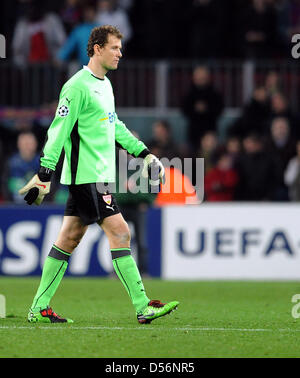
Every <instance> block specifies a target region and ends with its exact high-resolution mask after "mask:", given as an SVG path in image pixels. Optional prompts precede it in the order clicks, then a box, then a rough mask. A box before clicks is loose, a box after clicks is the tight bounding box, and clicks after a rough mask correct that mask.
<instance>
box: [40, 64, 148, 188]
mask: <svg viewBox="0 0 300 378" xmlns="http://www.w3.org/2000/svg"><path fill="white" fill-rule="evenodd" d="M116 142H117V143H119V144H120V145H121V147H122V148H124V149H126V150H127V151H128V152H129V153H130V154H132V155H134V156H138V155H139V154H140V153H141V152H142V151H143V150H145V149H146V148H147V147H146V146H145V144H144V143H143V142H141V141H139V140H138V139H137V138H136V137H135V136H134V135H132V133H131V132H130V131H129V130H128V129H127V128H126V126H125V124H124V123H123V122H122V121H120V120H119V119H118V116H117V114H116V113H115V103H114V95H113V90H112V86H111V83H110V81H109V79H108V78H107V77H105V78H104V79H99V78H97V77H96V76H94V75H93V73H92V72H91V71H90V70H89V68H88V67H84V68H83V69H82V70H80V71H78V72H77V73H76V74H75V75H74V76H72V77H71V78H70V79H69V80H68V81H67V82H66V83H65V84H64V86H63V87H62V90H61V93H60V97H59V104H58V107H57V110H56V114H55V118H54V120H53V122H52V123H51V125H50V127H49V129H48V132H47V139H46V143H45V146H44V148H43V151H42V154H41V166H43V167H46V168H50V169H52V170H55V168H56V165H57V162H58V160H59V157H60V154H61V151H62V149H63V148H64V151H65V158H64V163H63V169H62V173H61V180H60V182H61V183H62V184H65V185H70V184H76V185H78V184H87V183H94V182H115V170H116V167H115V165H116V164H115V146H116Z"/></svg>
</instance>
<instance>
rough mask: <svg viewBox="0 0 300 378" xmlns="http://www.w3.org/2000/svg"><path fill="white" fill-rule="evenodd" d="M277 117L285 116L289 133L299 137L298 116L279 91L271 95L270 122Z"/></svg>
mask: <svg viewBox="0 0 300 378" xmlns="http://www.w3.org/2000/svg"><path fill="white" fill-rule="evenodd" d="M277 117H283V118H286V119H287V120H288V121H289V125H290V132H291V135H292V136H293V137H296V138H298V137H300V130H299V117H298V115H297V114H295V113H294V112H293V111H292V109H291V108H290V107H289V105H288V101H287V99H286V97H285V96H284V95H283V94H282V93H281V92H276V93H274V94H273V95H272V97H271V115H270V120H271V122H272V120H273V119H274V118H277Z"/></svg>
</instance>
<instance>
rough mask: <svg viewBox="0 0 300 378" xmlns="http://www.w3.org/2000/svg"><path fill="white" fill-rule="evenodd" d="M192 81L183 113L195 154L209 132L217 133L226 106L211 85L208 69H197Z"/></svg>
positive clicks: (199, 67)
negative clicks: (202, 139)
mask: <svg viewBox="0 0 300 378" xmlns="http://www.w3.org/2000/svg"><path fill="white" fill-rule="evenodd" d="M192 80H193V81H192V86H191V88H190V90H189V92H188V93H187V95H186V96H185V97H184V99H183V103H182V111H183V114H184V115H185V117H186V119H187V121H188V139H189V142H190V144H191V146H192V148H193V149H194V152H195V151H196V149H197V147H198V144H199V141H200V138H201V137H202V136H203V135H204V134H205V133H206V132H207V131H214V132H216V131H217V121H218V118H219V116H220V115H221V113H222V111H223V107H224V104H223V99H222V97H221V95H220V94H219V93H218V92H217V91H216V90H215V89H214V88H213V86H212V84H211V78H210V72H209V70H208V68H207V67H205V66H198V67H196V68H195V70H194V72H193V77H192Z"/></svg>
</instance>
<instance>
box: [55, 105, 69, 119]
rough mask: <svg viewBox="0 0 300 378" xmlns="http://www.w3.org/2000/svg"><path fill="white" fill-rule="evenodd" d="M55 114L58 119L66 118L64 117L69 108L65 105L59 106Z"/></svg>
mask: <svg viewBox="0 0 300 378" xmlns="http://www.w3.org/2000/svg"><path fill="white" fill-rule="evenodd" d="M57 114H58V115H59V116H60V117H66V116H67V115H68V114H69V108H68V107H67V105H61V106H60V107H59V108H58V109H57Z"/></svg>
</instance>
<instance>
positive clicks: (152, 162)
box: [115, 115, 165, 183]
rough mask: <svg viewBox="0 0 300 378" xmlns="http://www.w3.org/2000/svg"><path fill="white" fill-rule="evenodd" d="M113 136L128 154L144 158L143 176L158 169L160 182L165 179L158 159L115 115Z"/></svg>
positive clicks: (147, 175) (149, 174)
mask: <svg viewBox="0 0 300 378" xmlns="http://www.w3.org/2000/svg"><path fill="white" fill-rule="evenodd" d="M115 138H116V142H117V143H118V144H119V145H121V147H122V148H124V149H125V150H127V151H128V153H129V154H131V155H133V156H135V157H140V158H142V159H144V167H143V170H142V175H143V176H144V177H145V178H148V177H149V176H150V177H151V176H152V174H153V172H154V171H156V170H158V177H159V181H160V182H161V183H164V181H165V170H164V167H163V165H162V163H161V162H160V161H159V159H158V158H157V157H156V156H155V155H153V154H151V153H150V151H149V150H148V148H147V146H146V145H145V144H144V143H143V142H142V141H140V140H139V139H137V138H136V137H135V136H134V135H133V134H132V133H131V132H130V131H129V130H128V129H127V127H126V125H125V124H124V122H122V121H120V120H119V118H118V116H117V115H116V122H115ZM150 171H151V172H152V174H151V172H150Z"/></svg>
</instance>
